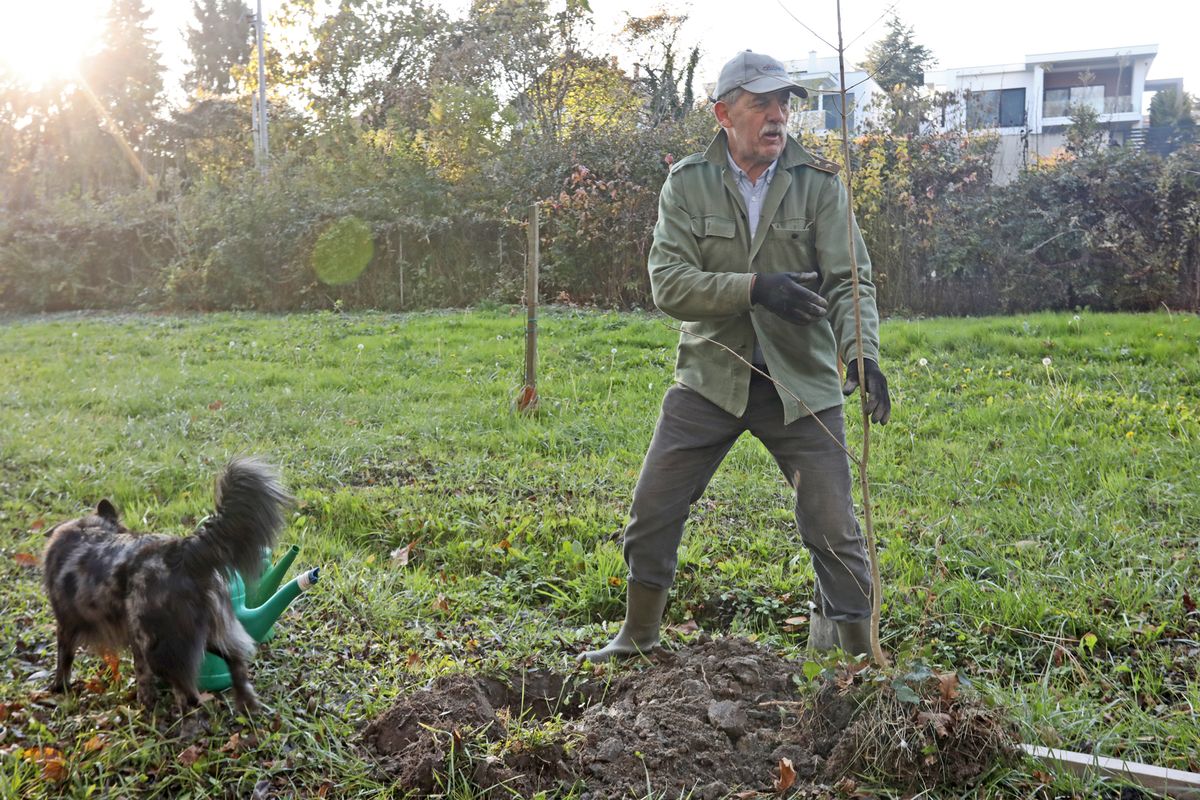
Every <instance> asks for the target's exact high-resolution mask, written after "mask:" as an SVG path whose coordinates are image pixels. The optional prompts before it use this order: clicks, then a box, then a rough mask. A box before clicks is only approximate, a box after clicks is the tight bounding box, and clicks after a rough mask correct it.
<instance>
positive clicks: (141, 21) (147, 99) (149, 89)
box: [84, 0, 163, 152]
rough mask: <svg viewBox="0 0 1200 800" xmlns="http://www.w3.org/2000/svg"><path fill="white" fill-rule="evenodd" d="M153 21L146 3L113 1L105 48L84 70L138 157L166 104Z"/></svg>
mask: <svg viewBox="0 0 1200 800" xmlns="http://www.w3.org/2000/svg"><path fill="white" fill-rule="evenodd" d="M149 19H150V10H149V9H148V8H146V6H145V4H144V3H143V0H113V3H112V6H111V7H110V8H109V11H108V17H107V20H106V23H105V28H104V36H103V42H104V45H103V49H102V50H101V51H100V52H99V53H97V54H96V55H95V56H94V57H93V58H91V59H89V61H88V63H87V64H86V65H85V68H84V78H85V80H86V81H87V84H88V86H89V87H90V89H91V92H92V94H93V95H94V96H95V97H96V98H97V99H98V101H99V104H100V106H101V107H102V109H103V112H104V116H105V117H106V118H107V120H111V122H112V123H114V124H115V125H116V127H117V129H118V131H119V133H120V134H121V135H122V136H123V137H124V139H125V140H126V142H127V143H128V144H129V146H130V148H131V149H132V150H134V151H135V152H136V151H137V150H138V149H139V148H140V145H141V143H142V141H143V139H145V137H146V135H147V133H148V132H149V131H150V130H151V129H152V128H153V126H154V120H155V116H156V114H157V113H158V111H159V108H160V105H161V102H162V90H163V82H162V72H163V67H162V63H161V61H160V60H159V55H158V47H157V45H156V44H155V42H154V40H153V39H152V38H151V36H150V29H149V27H148V26H147V21H148V20H149ZM115 133H116V132H114V134H115Z"/></svg>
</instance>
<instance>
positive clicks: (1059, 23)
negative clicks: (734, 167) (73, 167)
mask: <svg viewBox="0 0 1200 800" xmlns="http://www.w3.org/2000/svg"><path fill="white" fill-rule="evenodd" d="M466 2H467V0H447V2H446V4H447V5H448V6H449V7H452V8H462V7H463V6H464V5H466ZM590 2H591V7H592V11H593V14H594V16H595V18H596V36H597V38H598V39H599V44H600V45H608V43H609V41H610V40H609V39H608V37H610V36H611V35H612V34H613V33H614V32H615V31H617V30H618V29H619V28H620V27H621V25H622V24H623V23H624V21H625V19H626V14H635V15H645V14H648V13H650V12H652V11H654V10H656V9H658V8H661V7H663V6H664V5H666V6H667V7H668V9H669V10H670V12H671V13H673V14H680V13H686V14H688V15H689V16H690V18H691V19H690V21H689V23H688V25H687V27H686V28H685V30H684V33H683V38H682V43H683V44H691V43H693V42H694V43H699V44H700V46H701V49H702V51H703V53H704V55H703V59H702V61H701V70H700V81H701V83H704V82H711V81H713V80H715V78H716V74H717V72H718V71H719V70H720V68H721V64H723V63H724V62H725V61H726V60H727V59H728V58H730V57H731V56H732V55H733V54H734V53H735V52H737V51H738V50H743V49H746V48H750V49H753V50H757V51H760V52H767V53H770V54H772V55H774V56H776V57H777V58H780V59H783V60H788V59H803V58H807V57H808V52H809V50H816V51H817V55H818V56H827V55H833V54H834V50H833V48H832V47H830V46H827V45H826V44H823V43H822V42H821V41H819V40H818V39H817V38H816V36H814V35H813V34H812V33H810V32H808V31H807V30H805V29H804V28H803V27H802V26H801V25H800V24H799V23H798V22H797V21H796V20H795V19H793V17H792V16H791V15H790V14H789V13H788V12H789V11H790V12H791V13H792V14H795V15H796V16H797V17H800V19H802V20H803V21H804V23H805V24H806V25H808V26H809V27H810V28H812V29H813V30H814V31H815V32H816V33H817V34H819V35H820V36H821V37H822V38H824V39H826V40H827V41H828V42H830V43H835V42H836V37H837V22H836V15H835V9H836V5H835V0H819V1H817V2H814V0H808V2H801V0H735V1H734V2H731V0H674V1H673V2H667V3H664V2H663V0H590ZM249 4H250V5H251V7H253V5H254V3H253V0H251V2H250V3H249ZM147 5H148V6H149V7H150V8H151V9H152V10H153V17H152V18H151V25H152V26H153V27H154V28H156V29H157V35H158V37H159V39H160V41H161V42H162V47H161V52H162V54H163V60H164V63H165V64H166V65H167V67H168V68H169V69H171V70H172V71H173V73H174V76H173V77H169V78H168V83H177V82H178V79H177V76H178V75H179V74H180V73H181V72H182V69H183V67H182V64H183V59H184V57H185V53H186V45H185V43H184V37H183V29H184V28H185V27H186V26H187V24H188V23H189V21H190V19H191V13H192V11H191V9H192V3H191V2H189V0H147ZM276 5H277V3H276V2H275V0H264V2H263V10H264V11H265V12H266V16H267V17H270V15H271V13H272V11H273V10H274V8H275V6H276ZM107 6H108V3H107V0H51V2H49V3H35V2H32V0H0V59H2V60H4V61H6V62H7V63H8V64H9V66H10V68H12V69H15V70H16V71H17V72H18V73H20V74H22V75H25V76H27V77H29V78H32V79H34V80H42V79H45V78H47V77H49V76H51V75H54V74H63V73H69V71H70V69H71V67H72V66H73V63H74V61H75V60H76V59H78V58H79V56H80V55H81V54H83V53H85V52H87V51H88V50H90V49H92V48H94V47H95V42H96V37H97V36H98V33H99V30H100V27H101V20H102V18H103V14H104V11H105V9H106V8H107ZM842 6H843V10H842V13H843V15H844V20H843V31H844V36H845V39H846V41H847V42H848V43H849V42H852V41H853V44H851V45H850V46H849V47H848V52H847V60H848V62H849V63H856V62H857V61H859V60H861V59H862V57H863V54H864V52H865V51H866V48H867V47H868V46H869V45H870V44H871V43H872V42H874V41H876V40H877V39H879V38H880V37H882V36H883V35H884V33H885V32H886V26H885V23H884V20H883V19H882V17H884V16H885V15H886V13H887V12H888V10H889V9H894V11H895V13H896V14H897V15H899V17H900V19H901V20H902V21H903V22H904V23H905V24H907V25H909V26H911V27H912V28H913V29H914V31H915V34H916V39H917V42H918V43H920V44H923V45H925V46H926V47H928V48H930V49H931V50H933V52H934V55H935V57H936V58H937V61H938V63H937V64H936V66H935V69H946V68H950V67H968V66H985V65H989V64H1005V63H1017V62H1020V61H1022V60H1023V59H1024V58H1025V56H1026V55H1027V54H1031V53H1050V52H1060V51H1064V50H1091V49H1096V48H1106V47H1121V46H1129V45H1143V44H1156V45H1158V55H1157V57H1156V58H1155V59H1154V63H1153V65H1152V66H1151V68H1150V76H1149V77H1150V78H1154V79H1158V78H1175V77H1182V78H1183V79H1184V88H1185V89H1187V90H1188V91H1189V92H1191V93H1193V94H1200V48H1197V45H1196V36H1197V32H1198V31H1200V0H1140V2H1130V0H1121V2H1116V1H1115V0H1088V2H1086V3H1085V2H1063V0H1058V2H1052V1H1051V2H1047V0H1002V2H991V3H977V4H976V3H969V2H963V0H892V1H891V2H888V0H844V1H843V3H842ZM965 8H970V9H971V10H970V11H966V10H964V9H965ZM860 34H861V37H860ZM859 37H860V38H859ZM856 38H857V41H854V40H855V39H856Z"/></svg>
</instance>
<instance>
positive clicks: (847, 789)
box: [833, 778, 858, 794]
mask: <svg viewBox="0 0 1200 800" xmlns="http://www.w3.org/2000/svg"><path fill="white" fill-rule="evenodd" d="M833 788H834V789H836V790H837V791H839V792H841V793H842V794H854V792H855V790H857V789H858V783H857V782H856V781H855V780H854V779H853V778H842V779H841V780H840V781H838V782H837V784H836V785H835V786H834V787H833Z"/></svg>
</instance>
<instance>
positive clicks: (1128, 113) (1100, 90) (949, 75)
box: [925, 45, 1173, 183]
mask: <svg viewBox="0 0 1200 800" xmlns="http://www.w3.org/2000/svg"><path fill="white" fill-rule="evenodd" d="M1157 54H1158V47H1157V45H1139V46H1133V47H1112V48H1105V49H1100V50H1076V51H1072V52H1063V53H1037V54H1034V55H1029V56H1026V57H1025V60H1024V61H1023V62H1020V63H1015V64H1000V65H996V66H988V67H961V68H957V69H947V70H943V71H940V72H930V73H927V74H926V76H925V82H926V86H927V87H928V88H931V89H935V90H937V91H941V92H950V93H952V94H953V95H954V96H955V97H956V98H961V99H960V101H959V102H957V103H954V104H951V105H948V106H947V107H946V108H945V110H944V111H943V116H942V119H941V120H940V121H939V123H940V127H941V129H942V130H950V129H953V128H962V129H965V130H967V131H988V132H995V133H998V134H999V135H1000V145H999V147H998V149H997V152H996V162H995V164H994V165H993V174H994V176H995V179H996V180H997V182H1000V183H1003V182H1006V181H1007V180H1011V179H1012V177H1013V176H1015V175H1016V174H1017V173H1018V172H1020V170H1021V169H1022V168H1023V167H1024V166H1025V165H1027V164H1029V163H1031V162H1032V161H1034V160H1036V159H1038V158H1041V157H1045V156H1048V155H1050V154H1051V153H1053V152H1054V151H1056V150H1060V149H1061V148H1062V147H1063V145H1064V143H1065V132H1066V130H1067V128H1068V127H1069V126H1070V125H1071V124H1072V123H1071V108H1072V107H1074V106H1078V105H1087V106H1091V108H1093V109H1094V110H1095V111H1096V114H1097V115H1098V121H1099V123H1100V125H1101V126H1102V127H1103V128H1104V129H1105V131H1106V133H1107V135H1108V141H1109V143H1110V144H1113V145H1123V144H1125V143H1126V142H1127V141H1128V140H1129V138H1130V135H1131V133H1132V132H1133V131H1134V130H1138V129H1141V128H1142V127H1143V126H1144V125H1145V123H1144V121H1143V116H1142V110H1143V108H1144V107H1145V101H1146V97H1145V94H1146V92H1147V90H1153V89H1155V88H1163V87H1158V86H1155V85H1154V84H1153V83H1151V84H1148V83H1147V81H1146V74H1147V73H1148V72H1149V71H1150V64H1151V63H1152V62H1153V61H1154V56H1155V55H1157ZM1163 83H1164V84H1169V83H1173V82H1171V81H1166V82H1163Z"/></svg>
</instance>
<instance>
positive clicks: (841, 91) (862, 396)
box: [837, 0, 888, 666]
mask: <svg viewBox="0 0 1200 800" xmlns="http://www.w3.org/2000/svg"><path fill="white" fill-rule="evenodd" d="M837 26H838V40H837V43H838V46H837V53H838V73H839V75H838V95H839V96H840V98H841V109H840V112H841V113H840V115H839V116H840V117H841V121H842V160H843V162H844V165H843V166H844V167H845V174H846V194H847V200H846V238H847V240H848V243H849V251H850V278H851V286H852V292H853V293H852V296H853V299H854V342H855V347H856V348H857V350H858V353H857V356H856V358H857V359H858V364H857V367H858V397H859V401H860V405H861V407H862V425H863V445H862V455H861V456H860V457H859V458H858V459H857V461H858V479H859V483H860V484H862V501H863V527H864V529H865V531H866V536H867V555H868V556H869V557H870V559H871V586H872V592H871V658H872V659H873V660H874V661H875V663H876V664H878V665H879V666H886V665H887V663H888V659H887V656H886V655H884V652H883V647H882V646H881V645H880V644H879V620H880V616H881V602H880V598H881V597H882V594H883V592H882V587H881V586H880V576H879V557H878V555H877V554H876V552H875V526H874V523H873V521H872V519H871V480H870V477H869V476H868V474H867V462H868V460H869V458H870V455H871V415H870V413H869V412H868V411H867V381H866V372H865V370H864V369H863V347H862V306H861V299H860V293H859V282H858V256H857V254H856V253H855V248H854V183H853V181H852V180H851V178H852V177H853V172H852V167H851V164H850V132H849V125H848V123H847V116H848V115H847V111H846V48H845V46H844V45H843V40H842V0H837Z"/></svg>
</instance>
